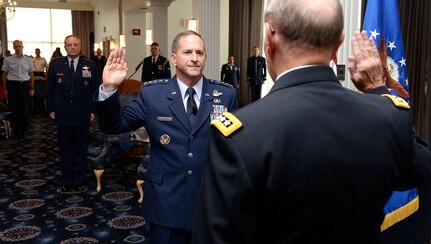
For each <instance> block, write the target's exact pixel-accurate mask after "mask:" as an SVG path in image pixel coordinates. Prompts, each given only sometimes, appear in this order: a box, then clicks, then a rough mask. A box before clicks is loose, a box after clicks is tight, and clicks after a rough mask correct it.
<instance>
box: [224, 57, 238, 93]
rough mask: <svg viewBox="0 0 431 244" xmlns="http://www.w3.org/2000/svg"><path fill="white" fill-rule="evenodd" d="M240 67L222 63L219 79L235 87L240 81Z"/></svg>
mask: <svg viewBox="0 0 431 244" xmlns="http://www.w3.org/2000/svg"><path fill="white" fill-rule="evenodd" d="M240 75H241V74H240V68H239V67H238V66H237V65H236V64H229V63H227V64H223V65H222V67H221V71H220V76H221V80H222V81H223V82H226V83H228V84H231V85H232V86H233V87H235V88H237V87H238V86H239V81H240Z"/></svg>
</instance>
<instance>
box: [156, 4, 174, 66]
mask: <svg viewBox="0 0 431 244" xmlns="http://www.w3.org/2000/svg"><path fill="white" fill-rule="evenodd" d="M173 1H174V0H152V1H151V8H150V13H151V17H150V18H151V20H150V21H151V29H152V30H153V41H155V42H158V43H159V45H160V54H161V55H162V56H165V57H167V58H169V54H170V53H171V52H170V46H169V44H170V43H169V40H168V7H169V5H170V4H171V2H173Z"/></svg>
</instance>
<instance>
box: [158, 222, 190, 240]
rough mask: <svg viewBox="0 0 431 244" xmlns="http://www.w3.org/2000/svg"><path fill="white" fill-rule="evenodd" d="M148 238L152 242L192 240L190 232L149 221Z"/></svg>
mask: <svg viewBox="0 0 431 244" xmlns="http://www.w3.org/2000/svg"><path fill="white" fill-rule="evenodd" d="M150 239H151V243H154V244H189V243H191V242H192V232H191V231H186V230H182V229H172V228H167V227H163V226H160V225H156V224H153V223H151V222H150Z"/></svg>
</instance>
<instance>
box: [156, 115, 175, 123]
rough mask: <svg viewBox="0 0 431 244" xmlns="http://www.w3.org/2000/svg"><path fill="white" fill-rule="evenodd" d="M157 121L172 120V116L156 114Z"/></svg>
mask: <svg viewBox="0 0 431 244" xmlns="http://www.w3.org/2000/svg"><path fill="white" fill-rule="evenodd" d="M157 121H161V122H170V121H172V117H162V116H157Z"/></svg>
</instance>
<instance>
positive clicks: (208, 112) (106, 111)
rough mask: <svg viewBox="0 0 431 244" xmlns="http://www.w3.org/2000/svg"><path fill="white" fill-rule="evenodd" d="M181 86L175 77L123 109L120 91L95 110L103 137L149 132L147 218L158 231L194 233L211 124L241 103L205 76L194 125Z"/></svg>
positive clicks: (150, 85) (148, 87)
mask: <svg viewBox="0 0 431 244" xmlns="http://www.w3.org/2000/svg"><path fill="white" fill-rule="evenodd" d="M180 83H181V82H180V81H178V80H177V77H176V76H174V77H173V78H171V79H164V80H155V81H150V82H147V83H145V84H144V85H142V86H141V90H140V94H139V97H138V98H137V99H136V100H135V101H133V102H131V103H130V104H128V105H126V106H125V107H124V108H121V107H120V103H119V96H118V92H116V93H115V94H114V95H112V96H110V97H109V98H108V99H106V100H105V101H103V102H97V103H96V109H97V112H98V119H99V120H98V121H99V124H100V128H101V130H102V131H104V132H107V133H111V134H112V133H122V132H128V131H133V130H136V129H138V128H139V127H141V126H145V128H146V129H147V132H148V135H149V138H150V143H151V156H150V161H149V164H148V168H147V172H146V182H145V195H144V199H143V203H142V212H143V216H144V218H145V219H146V220H147V221H149V222H150V223H154V224H157V225H159V226H163V227H168V228H174V229H185V230H186V231H191V230H192V225H193V218H194V211H195V205H196V197H197V193H198V189H199V186H200V182H201V177H202V175H201V172H202V166H203V159H204V152H205V147H206V144H207V138H208V132H209V129H210V121H211V119H215V118H217V117H219V116H221V113H223V112H226V111H233V110H235V109H236V108H237V100H236V95H235V89H234V88H233V87H232V86H230V85H228V84H226V83H222V82H220V81H215V80H209V79H206V78H205V77H202V79H201V81H199V82H198V84H197V86H199V84H200V85H201V86H202V89H201V91H202V92H201V93H200V92H199V91H198V90H199V89H198V90H197V95H198V97H200V105H199V110H198V113H197V119H196V122H195V124H194V125H193V126H192V125H190V123H189V120H188V117H187V113H186V111H185V107H184V103H183V98H184V96H185V90H186V87H185V85H184V84H182V83H181V84H180ZM180 86H182V87H180ZM99 92H100V91H99ZM199 93H200V94H199ZM98 96H99V94H96V99H97V97H98Z"/></svg>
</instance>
